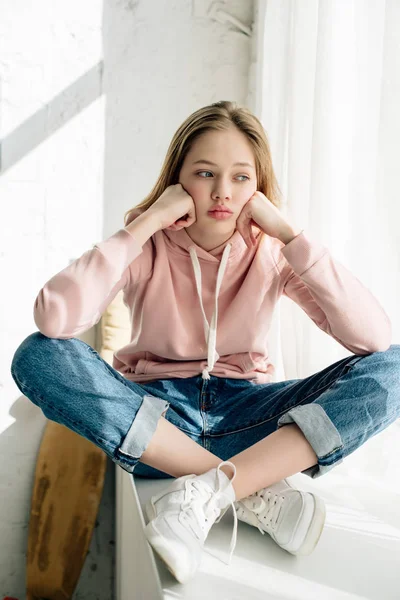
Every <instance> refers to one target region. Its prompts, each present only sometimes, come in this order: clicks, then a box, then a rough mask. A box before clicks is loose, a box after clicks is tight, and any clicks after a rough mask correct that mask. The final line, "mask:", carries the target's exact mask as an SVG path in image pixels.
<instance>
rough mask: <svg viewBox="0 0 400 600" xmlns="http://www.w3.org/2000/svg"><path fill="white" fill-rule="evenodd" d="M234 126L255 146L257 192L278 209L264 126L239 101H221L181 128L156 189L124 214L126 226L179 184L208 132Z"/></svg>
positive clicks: (185, 122)
mask: <svg viewBox="0 0 400 600" xmlns="http://www.w3.org/2000/svg"><path fill="white" fill-rule="evenodd" d="M232 124H233V125H235V126H236V127H237V128H238V129H239V130H240V131H242V132H243V133H244V134H245V136H246V137H247V139H248V140H249V142H250V143H251V145H252V148H253V152H254V158H255V165H256V175H257V189H258V190H259V191H260V192H262V193H263V194H265V196H266V197H267V198H268V200H270V201H271V202H272V204H274V205H275V206H276V207H277V208H279V207H280V203H281V202H280V200H281V191H280V189H279V186H278V182H277V179H276V177H275V173H274V170H273V167H272V159H271V151H270V147H269V142H268V138H267V134H266V132H265V130H264V128H263V126H262V124H261V123H260V121H259V120H258V119H257V117H256V116H255V115H253V114H252V113H251V111H250V110H249V109H247V108H245V107H242V106H239V105H238V104H237V103H236V102H230V101H227V100H220V101H219V102H215V103H214V104H210V105H208V106H204V107H203V108H200V109H199V110H196V111H195V112H194V113H192V114H191V115H190V116H189V117H188V118H187V119H186V120H185V121H184V122H183V123H182V125H181V126H180V127H179V128H178V130H177V131H176V133H175V134H174V136H173V138H172V140H171V143H170V145H169V148H168V151H167V154H166V157H165V159H164V164H163V166H162V168H161V173H160V175H159V177H158V179H157V181H156V183H155V185H154V187H153V189H152V190H151V192H150V193H149V194H148V195H147V196H146V198H145V199H144V200H143V201H142V202H140V204H137V205H136V206H135V207H134V208H131V209H129V210H128V211H127V212H126V213H125V217H124V222H125V226H126V225H128V223H130V222H131V221H133V220H134V219H135V218H136V217H137V216H138V214H140V213H141V212H144V211H146V210H147V209H148V208H149V207H150V206H151V205H152V204H154V202H155V201H156V200H157V199H158V198H159V197H160V196H161V194H162V193H163V192H164V191H165V190H166V189H167V187H169V186H170V185H174V184H176V183H179V173H180V170H181V168H182V165H183V161H184V160H185V157H186V155H187V154H188V152H189V150H190V148H191V147H192V145H193V143H194V141H195V140H196V139H197V138H198V137H200V136H201V135H202V134H203V133H206V132H207V131H213V130H224V129H228V128H229V127H231V126H232Z"/></svg>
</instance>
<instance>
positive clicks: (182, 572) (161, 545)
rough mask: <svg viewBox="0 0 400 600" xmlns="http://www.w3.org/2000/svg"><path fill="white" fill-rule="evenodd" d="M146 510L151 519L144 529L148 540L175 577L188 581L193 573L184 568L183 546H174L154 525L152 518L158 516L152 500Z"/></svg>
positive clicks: (148, 517) (183, 581)
mask: <svg viewBox="0 0 400 600" xmlns="http://www.w3.org/2000/svg"><path fill="white" fill-rule="evenodd" d="M144 512H145V514H146V517H147V519H148V521H149V522H148V524H147V525H146V527H145V529H144V533H145V536H146V538H147V541H148V542H149V544H150V545H151V547H152V548H153V550H154V552H156V554H157V555H158V556H159V557H160V558H161V560H162V561H163V563H164V564H165V565H166V567H167V569H168V570H169V571H170V573H171V574H172V575H173V576H174V577H175V579H176V580H177V581H179V583H186V582H187V581H188V580H189V579H191V577H192V573H191V572H188V570H187V569H185V568H184V565H183V562H182V555H181V547H179V546H176V547H174V544H173V543H171V541H170V540H165V538H164V536H162V535H161V534H160V532H159V531H158V530H157V528H156V527H155V526H154V524H153V523H152V520H153V519H154V518H155V517H156V514H155V511H154V509H153V506H152V504H151V502H150V501H149V502H148V503H147V504H146V505H145V506H144Z"/></svg>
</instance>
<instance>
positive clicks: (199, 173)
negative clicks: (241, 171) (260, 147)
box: [197, 171, 250, 181]
mask: <svg viewBox="0 0 400 600" xmlns="http://www.w3.org/2000/svg"><path fill="white" fill-rule="evenodd" d="M201 173H211V171H199V172H198V173H197V175H200V176H201ZM211 175H212V173H211ZM238 177H244V178H245V179H241V180H240V181H248V180H249V179H250V177H248V176H247V175H238ZM203 179H209V178H208V177H203Z"/></svg>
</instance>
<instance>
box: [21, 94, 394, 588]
mask: <svg viewBox="0 0 400 600" xmlns="http://www.w3.org/2000/svg"><path fill="white" fill-rule="evenodd" d="M279 205H280V203H279V188H278V185H277V181H276V177H275V175H274V171H273V167H272V160H271V153H270V148H269V144H268V140H267V136H266V133H265V131H264V129H263V127H262V125H261V123H260V121H259V120H258V119H257V118H256V117H255V116H254V115H253V114H252V113H251V112H250V111H249V110H247V109H246V108H244V107H240V106H238V105H237V104H235V103H233V102H225V101H221V102H216V103H214V104H211V105H210V106H205V107H204V108H201V109H199V110H197V111H196V112H194V113H193V114H192V115H190V116H189V117H188V118H187V119H186V120H185V121H184V123H183V124H182V125H181V126H180V127H179V128H178V130H177V131H176V133H175V135H174V136H173V139H172V141H171V143H170V146H169V148H168V152H167V156H166V158H165V161H164V164H163V166H162V169H161V173H160V176H159V178H158V180H157V182H156V184H155V186H154V188H153V190H152V191H151V192H150V194H149V195H148V196H147V197H146V198H145V200H143V202H141V203H140V204H139V205H137V206H136V207H134V208H133V209H132V210H130V211H128V213H127V214H126V216H125V226H124V227H123V228H122V229H120V230H119V231H117V232H116V233H115V234H114V235H112V236H111V237H109V238H108V239H106V240H104V241H102V242H99V243H97V244H95V245H94V246H93V247H92V248H90V249H89V250H87V251H86V252H85V253H84V254H83V255H82V256H81V257H80V258H78V259H77V260H75V261H74V262H73V263H72V264H71V265H69V266H68V267H66V268H65V269H63V270H62V271H61V272H59V273H57V274H56V275H54V277H52V278H51V279H50V280H49V281H48V282H47V283H46V284H45V285H44V287H43V288H42V289H41V290H40V292H39V294H38V296H37V298H36V301H35V306H34V318H35V323H36V325H37V327H38V329H39V331H38V332H35V333H32V334H31V335H29V336H28V337H27V338H26V339H25V340H24V341H23V342H22V343H21V345H20V346H19V348H18V349H17V351H16V352H15V355H14V358H13V362H12V375H13V378H14V380H15V382H16V384H17V386H18V387H19V389H20V390H21V391H22V392H23V393H24V394H25V395H26V396H27V397H28V398H29V399H30V400H31V401H32V402H34V403H35V404H36V405H38V406H39V407H40V408H41V409H42V411H43V413H44V414H45V415H46V417H47V418H49V419H51V420H53V421H57V422H58V423H61V424H63V425H65V426H66V427H69V428H70V429H72V430H73V431H75V432H77V433H78V434H80V435H82V436H84V437H86V438H87V439H89V440H90V441H92V442H93V443H94V444H96V445H97V446H99V447H100V448H102V449H103V450H104V452H105V453H106V454H107V455H108V456H109V457H110V458H111V459H112V460H113V461H114V462H115V463H117V464H119V465H120V466H121V467H122V468H123V469H125V470H126V471H128V472H130V473H135V475H141V476H152V477H155V476H157V477H165V478H167V477H173V478H174V479H173V480H172V482H171V481H169V482H168V481H167V482H166V486H165V490H164V491H163V492H162V493H161V494H159V495H157V496H154V497H153V498H152V499H151V501H150V502H149V503H148V505H147V507H146V512H147V517H148V520H149V522H148V524H147V526H146V535H147V539H148V540H149V542H150V544H151V545H152V547H153V548H154V550H155V551H156V552H157V553H158V554H159V555H160V556H161V558H162V559H163V560H164V561H165V563H166V564H167V566H168V568H169V569H170V570H171V572H172V573H173V574H174V575H175V577H176V578H177V579H178V580H179V581H181V582H185V581H187V580H188V579H189V578H190V577H192V576H193V575H194V573H195V572H196V570H197V568H198V566H199V563H200V558H201V554H202V551H203V545H204V541H205V539H206V537H207V535H208V532H209V530H210V528H211V527H212V525H213V524H214V523H215V521H216V520H219V519H220V518H221V517H222V515H223V514H224V513H225V512H226V510H227V509H228V508H229V507H230V506H232V507H233V509H234V517H235V523H234V526H235V528H234V534H233V540H232V542H233V543H232V548H231V550H232V551H233V547H234V543H235V536H236V525H237V518H239V519H241V520H243V521H246V522H247V523H250V524H251V525H254V526H255V527H257V528H258V529H260V531H262V532H267V533H268V534H270V536H271V537H272V539H273V540H274V541H275V542H276V543H277V544H279V546H281V547H282V548H283V549H284V550H286V551H287V552H290V553H291V554H295V555H299V554H302V555H304V554H309V553H310V552H312V550H313V549H314V548H315V546H316V544H317V542H318V540H319V537H320V535H321V532H322V529H323V525H324V520H325V507H324V503H323V501H322V499H321V498H319V497H318V496H317V495H316V494H313V493H310V492H304V491H301V490H298V489H295V488H294V487H293V486H292V485H290V484H289V482H288V481H287V480H286V479H285V478H286V477H289V476H290V475H293V474H295V473H298V472H303V473H305V474H307V475H309V476H310V477H312V478H316V477H320V476H321V475H323V474H325V473H327V472H328V471H329V470H330V469H332V468H333V467H334V466H335V465H337V464H340V463H341V462H342V461H343V459H344V458H345V457H346V456H347V455H349V454H350V453H352V452H354V450H356V449H357V448H358V447H360V446H361V445H362V444H363V443H365V442H366V441H367V439H369V438H370V437H372V436H373V435H375V434H377V433H378V432H379V431H382V430H383V429H384V428H386V427H387V426H388V425H390V424H391V423H392V422H393V421H395V420H396V419H397V418H398V417H399V414H400V386H399V383H400V375H399V372H400V369H399V366H400V346H399V345H391V324H390V321H389V318H388V316H387V314H386V313H385V312H384V310H383V308H382V307H381V306H380V304H379V303H378V301H377V300H376V298H375V297H374V296H373V295H372V293H371V292H370V291H369V290H368V289H367V288H366V287H364V286H363V284H362V283H360V281H359V280H358V279H357V278H356V277H355V276H353V275H352V274H351V273H350V272H349V271H348V270H347V269H346V268H345V267H344V266H343V265H341V264H340V263H339V262H338V261H337V260H335V259H334V258H333V256H332V255H331V254H330V252H329V250H328V249H327V248H326V247H325V246H323V245H321V244H319V243H317V242H316V241H315V240H313V239H312V238H311V237H310V236H309V235H308V234H307V232H306V231H305V230H304V229H301V228H299V227H298V226H297V225H296V224H294V223H293V222H291V221H288V220H287V219H286V218H285V217H284V216H283V214H282V213H281V212H280V210H279ZM120 290H123V296H124V302H125V304H126V306H127V307H128V308H129V311H130V318H131V337H130V343H129V344H128V345H126V346H125V347H123V348H120V349H119V350H118V351H117V352H116V353H115V354H114V357H113V366H112V367H111V366H110V365H109V364H108V363H106V362H105V361H104V360H103V359H102V358H101V357H100V356H99V355H98V353H97V352H96V351H95V350H94V349H93V348H92V347H90V346H89V345H87V344H85V343H84V342H83V341H80V340H79V339H77V337H76V336H77V335H79V334H81V333H82V332H84V331H86V330H88V329H89V328H90V327H92V326H93V325H94V324H95V323H97V322H98V321H99V320H100V318H101V315H102V313H103V312H104V310H105V309H106V307H107V306H108V305H109V304H110V302H111V301H112V300H113V298H114V297H115V296H116V294H117V293H118V292H119V291H120ZM282 295H286V296H288V297H289V298H291V299H292V300H293V301H294V302H296V303H297V304H298V305H299V306H300V307H301V308H302V309H303V310H304V311H305V312H306V313H307V315H308V316H309V317H310V318H311V319H312V320H313V321H314V323H315V324H316V325H317V326H318V327H319V328H320V329H322V330H323V331H325V332H326V333H327V334H329V335H330V336H332V337H333V338H334V339H335V340H337V341H338V342H339V343H340V344H341V345H342V346H343V347H344V348H346V349H347V350H349V351H350V352H351V353H352V355H351V356H347V357H346V358H344V359H342V360H339V361H337V362H335V363H334V364H332V365H330V366H328V367H326V368H325V369H323V370H322V371H320V372H318V373H315V374H313V375H311V376H309V377H306V378H304V379H292V380H289V381H279V382H275V381H274V365H273V364H271V361H270V360H269V356H268V347H267V343H266V339H267V334H268V330H269V327H270V323H271V318H272V314H273V310H274V307H275V305H276V303H277V301H278V300H279V298H280V297H281V296H282Z"/></svg>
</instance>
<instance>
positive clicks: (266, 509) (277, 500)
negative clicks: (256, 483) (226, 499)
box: [239, 488, 285, 535]
mask: <svg viewBox="0 0 400 600" xmlns="http://www.w3.org/2000/svg"><path fill="white" fill-rule="evenodd" d="M284 502H285V496H282V495H281V494H273V493H272V492H271V491H270V490H269V489H268V488H263V489H262V490H259V491H258V492H255V493H254V494H251V495H250V496H247V498H243V499H242V500H240V503H241V504H243V505H244V506H245V507H246V508H247V509H248V510H250V511H251V512H253V513H254V514H255V515H256V517H257V519H258V520H259V521H262V523H263V524H264V525H265V526H266V527H269V526H272V527H274V526H275V525H276V524H277V522H278V519H279V515H280V513H281V508H282V505H283V504H284ZM239 510H240V508H239ZM242 510H243V509H242ZM257 529H259V531H261V533H262V534H263V535H264V534H265V531H264V530H263V529H262V528H261V525H257Z"/></svg>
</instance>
